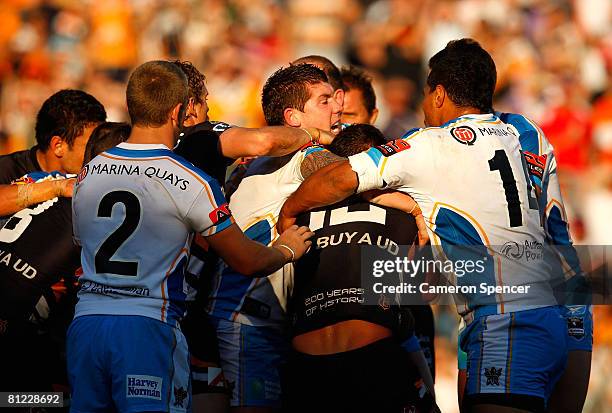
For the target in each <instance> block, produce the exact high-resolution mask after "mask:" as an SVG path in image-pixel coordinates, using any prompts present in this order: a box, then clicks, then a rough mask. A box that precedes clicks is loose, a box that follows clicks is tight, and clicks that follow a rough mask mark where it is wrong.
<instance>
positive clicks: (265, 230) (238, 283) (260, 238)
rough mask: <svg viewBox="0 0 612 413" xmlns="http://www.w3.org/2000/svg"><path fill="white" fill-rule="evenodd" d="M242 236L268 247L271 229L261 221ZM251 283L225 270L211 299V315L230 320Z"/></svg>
mask: <svg viewBox="0 0 612 413" xmlns="http://www.w3.org/2000/svg"><path fill="white" fill-rule="evenodd" d="M244 234H245V235H246V236H247V237H249V238H250V239H252V240H254V241H257V242H260V243H262V244H263V245H268V244H269V243H270V241H272V228H271V227H270V222H268V220H261V221H259V222H257V223H255V224H254V225H251V226H250V227H249V228H248V229H247V230H246V231H244ZM252 282H253V278H251V277H246V276H244V275H242V274H240V273H237V272H236V271H234V270H233V269H232V268H229V267H228V268H225V269H224V270H223V272H222V273H221V281H220V282H219V287H218V288H217V290H216V291H215V293H214V296H213V297H212V300H213V304H212V314H213V315H214V316H217V317H222V318H225V319H228V320H231V319H232V316H233V314H234V312H235V311H239V310H240V308H239V307H240V304H241V303H242V298H243V297H244V296H245V295H246V293H247V291H248V290H249V287H250V286H251V283H252Z"/></svg>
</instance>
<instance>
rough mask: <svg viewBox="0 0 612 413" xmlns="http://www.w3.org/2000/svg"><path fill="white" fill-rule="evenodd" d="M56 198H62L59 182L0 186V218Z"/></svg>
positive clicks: (60, 183)
mask: <svg viewBox="0 0 612 413" xmlns="http://www.w3.org/2000/svg"><path fill="white" fill-rule="evenodd" d="M57 196H62V182H61V181H48V182H40V183H35V184H19V185H0V216H7V215H12V214H14V213H15V212H18V211H21V210H22V209H24V208H27V207H29V206H31V205H35V204H38V203H40V202H44V201H46V200H48V199H51V198H55V197H57Z"/></svg>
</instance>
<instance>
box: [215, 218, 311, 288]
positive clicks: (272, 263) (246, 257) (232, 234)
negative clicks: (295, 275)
mask: <svg viewBox="0 0 612 413" xmlns="http://www.w3.org/2000/svg"><path fill="white" fill-rule="evenodd" d="M313 235H314V233H313V232H311V231H310V230H309V229H308V227H298V226H297V225H294V226H292V227H290V228H288V229H287V230H286V231H285V232H283V233H282V234H281V235H280V237H279V238H278V239H277V240H276V242H274V244H273V245H272V246H271V247H266V246H265V245H263V244H260V243H259V242H256V241H253V240H251V239H249V238H248V237H247V236H246V235H244V233H243V232H242V230H241V229H240V228H239V227H238V225H236V224H232V225H230V226H229V227H228V228H226V229H224V230H223V231H221V232H218V233H216V234H214V235H211V236H208V237H207V238H206V241H207V242H208V243H209V245H210V246H211V248H212V249H213V250H214V251H215V252H216V253H217V254H219V256H220V257H221V258H222V259H223V260H224V261H225V262H226V263H227V264H228V265H229V266H230V267H232V268H233V269H235V270H236V271H238V272H239V273H241V274H244V275H252V276H257V275H262V276H266V275H269V274H270V273H272V272H274V271H276V270H277V269H279V268H280V267H282V266H283V265H285V264H287V263H289V262H292V261H295V260H297V259H299V258H300V257H301V256H302V255H304V253H305V252H306V250H307V249H308V248H309V247H310V245H311V244H312V243H311V241H308V239H309V238H310V237H312V236H313Z"/></svg>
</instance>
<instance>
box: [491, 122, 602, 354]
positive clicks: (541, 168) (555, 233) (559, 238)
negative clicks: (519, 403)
mask: <svg viewBox="0 0 612 413" xmlns="http://www.w3.org/2000/svg"><path fill="white" fill-rule="evenodd" d="M497 115H498V116H499V118H500V119H501V120H502V121H503V122H505V123H508V124H511V125H512V126H514V127H515V128H516V130H517V131H518V132H519V142H520V144H521V150H522V151H523V154H524V156H525V161H526V164H527V167H528V170H529V177H530V178H531V181H532V183H533V184H534V185H535V187H536V188H537V192H538V204H539V206H540V215H541V221H542V223H543V226H544V230H545V232H546V241H547V243H548V245H550V246H551V247H552V248H553V249H555V251H556V252H557V255H558V257H559V267H560V268H557V269H556V271H559V272H561V273H563V274H564V277H565V279H566V280H567V286H566V290H567V291H568V294H571V292H572V290H573V289H574V288H575V287H579V286H580V285H581V281H582V280H583V277H584V274H583V272H582V269H581V268H580V261H579V259H578V254H577V253H576V250H575V248H574V246H573V243H572V238H571V236H570V232H569V224H568V220H567V215H566V212H565V206H564V204H563V198H562V196H561V188H560V186H559V179H558V176H557V161H556V159H555V154H554V152H553V146H552V145H551V144H550V142H549V141H548V139H547V138H546V136H545V135H544V133H543V132H542V130H541V129H540V128H539V127H538V126H537V125H536V124H535V123H534V122H533V121H532V120H530V119H528V118H527V117H525V116H523V115H519V114H514V113H498V114H497ZM570 304H571V303H570ZM573 304H576V303H573ZM565 318H566V322H567V327H568V340H569V341H568V346H569V347H568V349H569V350H587V351H591V350H592V349H593V313H592V307H591V306H586V305H567V306H566V309H565Z"/></svg>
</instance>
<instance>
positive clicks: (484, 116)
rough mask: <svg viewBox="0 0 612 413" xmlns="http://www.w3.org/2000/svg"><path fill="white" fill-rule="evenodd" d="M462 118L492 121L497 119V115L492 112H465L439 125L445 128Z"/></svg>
mask: <svg viewBox="0 0 612 413" xmlns="http://www.w3.org/2000/svg"><path fill="white" fill-rule="evenodd" d="M462 119H474V120H479V121H489V122H490V121H494V120H497V116H495V115H494V114H493V113H479V114H476V113H474V114H467V115H461V116H459V117H456V118H455V119H451V120H449V121H448V122H446V123H444V124H442V125H440V127H441V128H445V127H447V126H449V125H451V124H453V123H455V122H458V121H460V120H462Z"/></svg>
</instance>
